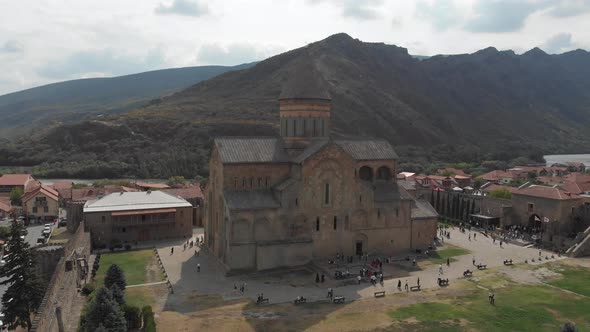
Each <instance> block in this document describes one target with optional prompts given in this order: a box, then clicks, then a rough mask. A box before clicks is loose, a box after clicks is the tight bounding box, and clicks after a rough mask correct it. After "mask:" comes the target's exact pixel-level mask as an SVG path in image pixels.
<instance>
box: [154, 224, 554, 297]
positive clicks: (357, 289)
mask: <svg viewBox="0 0 590 332" xmlns="http://www.w3.org/2000/svg"><path fill="white" fill-rule="evenodd" d="M449 231H450V233H451V238H450V239H447V240H446V243H450V244H453V245H456V246H459V247H462V248H465V249H468V250H470V251H471V254H469V255H464V256H458V257H454V258H455V259H456V260H457V261H455V262H452V263H451V265H450V267H447V266H446V265H445V266H443V274H442V275H439V266H438V265H435V264H431V265H429V266H427V267H425V268H424V269H423V270H419V271H415V272H410V273H409V274H410V276H409V277H404V278H396V279H389V280H385V281H384V284H383V286H381V285H380V284H377V285H376V286H373V285H371V284H370V283H369V284H367V283H362V284H360V285H357V284H354V285H349V286H341V287H335V288H333V289H334V296H344V297H346V300H347V301H349V300H353V299H359V298H367V297H373V296H374V292H377V291H386V293H387V294H391V293H399V291H398V289H397V285H398V281H401V284H402V290H403V289H404V285H405V283H406V282H407V283H408V285H409V286H410V287H411V286H414V285H416V281H417V278H420V285H421V288H422V289H431V288H438V287H439V286H438V285H437V278H439V277H442V278H449V283H450V284H452V283H453V281H454V280H457V279H462V278H463V271H465V270H467V269H469V270H472V271H474V273H473V276H474V277H477V275H478V273H479V271H478V270H477V268H476V267H475V266H474V265H473V263H472V260H473V259H475V261H476V263H482V264H485V265H487V267H488V268H493V267H502V266H504V264H503V262H504V260H505V259H512V261H513V263H514V264H518V263H523V262H524V261H525V259H526V260H528V261H529V263H531V264H534V265H537V264H542V263H545V262H546V260H545V259H544V257H545V256H549V257H551V255H552V254H553V253H551V252H548V251H541V256H542V257H543V260H542V261H541V262H539V261H538V258H539V250H538V249H534V248H524V247H520V246H517V245H513V244H506V243H504V244H503V246H502V247H500V246H499V242H498V241H496V243H495V244H493V242H492V239H491V238H487V237H485V236H484V235H483V234H481V233H478V235H477V239H476V240H473V233H474V232H471V238H472V239H471V240H469V232H466V233H461V232H460V231H459V230H458V229H449ZM197 235H200V234H197ZM157 250H158V252H159V254H160V257H161V259H162V263H163V264H164V267H165V269H166V271H167V273H168V277H169V280H170V282H171V283H172V285H173V287H174V291H175V292H174V294H171V295H170V297H169V299H168V304H170V305H175V304H178V305H181V304H182V303H183V301H184V298H183V297H184V296H185V295H187V294H190V293H192V292H193V291H195V292H197V294H200V295H207V294H217V295H221V296H222V297H223V299H225V300H231V299H238V298H251V299H253V300H256V298H257V296H258V294H260V293H263V294H264V297H265V298H269V299H270V302H271V303H283V302H292V301H293V300H294V299H295V298H296V297H297V296H303V297H305V298H306V299H307V301H308V302H312V301H319V300H325V299H326V295H327V288H328V286H325V285H324V286H323V284H317V285H316V286H298V287H294V286H291V285H285V284H277V283H271V282H269V280H261V278H255V279H252V278H247V277H240V276H231V277H226V276H225V275H224V271H223V270H222V269H221V268H220V267H219V264H218V263H217V261H216V260H215V258H213V257H211V256H209V255H208V254H207V253H204V252H202V253H201V254H200V255H199V256H196V255H195V248H192V249H187V250H184V251H183V246H182V244H180V246H178V245H177V246H175V249H174V254H171V253H170V246H165V245H162V246H159V247H157ZM533 258H534V259H535V262H534V263H532V262H531V261H532V259H533ZM558 259H563V258H558V257H557V256H555V259H550V260H549V261H555V260H558ZM197 264H200V266H201V271H200V272H197ZM418 265H421V264H420V263H419V264H418ZM507 273H508V274H509V271H508V272H507ZM313 278H315V276H314V277H313ZM244 282H245V283H246V289H245V292H244V293H243V294H242V293H241V292H239V291H235V290H234V285H235V286H237V287H238V288H239V287H240V285H241V284H242V283H244Z"/></svg>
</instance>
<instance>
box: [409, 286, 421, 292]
mask: <svg viewBox="0 0 590 332" xmlns="http://www.w3.org/2000/svg"><path fill="white" fill-rule="evenodd" d="M410 290H411V291H412V292H417V291H419V290H420V285H417V286H411V287H410Z"/></svg>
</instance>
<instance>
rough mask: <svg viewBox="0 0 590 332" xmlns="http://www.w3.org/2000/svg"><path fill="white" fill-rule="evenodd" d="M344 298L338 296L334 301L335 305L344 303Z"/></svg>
mask: <svg viewBox="0 0 590 332" xmlns="http://www.w3.org/2000/svg"><path fill="white" fill-rule="evenodd" d="M344 300H345V298H344V296H336V297H334V299H333V300H332V301H333V302H334V303H344Z"/></svg>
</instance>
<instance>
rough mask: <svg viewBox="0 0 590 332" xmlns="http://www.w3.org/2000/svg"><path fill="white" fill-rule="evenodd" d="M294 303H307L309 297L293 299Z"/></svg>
mask: <svg viewBox="0 0 590 332" xmlns="http://www.w3.org/2000/svg"><path fill="white" fill-rule="evenodd" d="M293 303H294V304H295V305H298V304H303V303H307V299H306V298H300V299H295V300H294V301H293Z"/></svg>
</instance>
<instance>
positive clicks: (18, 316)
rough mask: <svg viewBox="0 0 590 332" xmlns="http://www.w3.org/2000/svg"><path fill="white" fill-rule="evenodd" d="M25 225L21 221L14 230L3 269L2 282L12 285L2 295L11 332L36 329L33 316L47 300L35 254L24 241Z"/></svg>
mask: <svg viewBox="0 0 590 332" xmlns="http://www.w3.org/2000/svg"><path fill="white" fill-rule="evenodd" d="M23 231H24V225H22V224H21V223H20V222H18V221H17V220H14V221H13V222H12V225H11V227H10V238H9V239H8V243H7V246H8V247H9V248H10V254H9V255H8V257H7V258H6V259H5V261H6V263H5V265H4V266H2V267H0V278H3V279H4V280H3V281H2V282H0V284H2V285H9V286H8V288H7V289H6V292H5V293H4V295H3V296H2V306H3V307H4V309H3V313H4V320H3V321H4V323H5V324H7V325H8V328H9V329H15V328H16V327H18V326H20V327H24V328H27V329H30V328H31V326H32V321H31V313H32V312H34V311H35V310H37V308H38V307H39V305H40V304H41V300H43V295H44V289H43V283H42V281H41V279H40V278H39V274H38V273H37V269H36V266H35V259H34V254H33V252H32V251H31V248H30V247H29V244H28V243H27V242H25V240H23V239H21V235H22V233H23Z"/></svg>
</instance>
